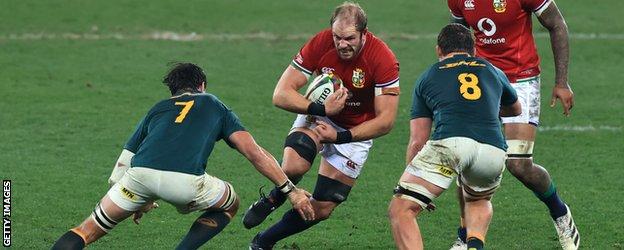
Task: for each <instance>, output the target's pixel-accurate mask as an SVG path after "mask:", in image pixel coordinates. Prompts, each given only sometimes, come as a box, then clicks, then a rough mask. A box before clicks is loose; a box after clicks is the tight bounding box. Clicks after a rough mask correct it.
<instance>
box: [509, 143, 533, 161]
mask: <svg viewBox="0 0 624 250" xmlns="http://www.w3.org/2000/svg"><path fill="white" fill-rule="evenodd" d="M533 143H534V142H533V141H527V140H507V146H508V148H507V156H508V158H511V159H519V158H520V159H526V158H531V157H532V156H533Z"/></svg>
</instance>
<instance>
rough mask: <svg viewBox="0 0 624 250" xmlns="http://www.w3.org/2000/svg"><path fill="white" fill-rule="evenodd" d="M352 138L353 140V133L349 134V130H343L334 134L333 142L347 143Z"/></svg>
mask: <svg viewBox="0 0 624 250" xmlns="http://www.w3.org/2000/svg"><path fill="white" fill-rule="evenodd" d="M352 140H353V135H352V134H351V131H350V130H345V131H342V132H338V134H336V141H335V142H334V143H335V144H342V143H349V142H351V141H352Z"/></svg>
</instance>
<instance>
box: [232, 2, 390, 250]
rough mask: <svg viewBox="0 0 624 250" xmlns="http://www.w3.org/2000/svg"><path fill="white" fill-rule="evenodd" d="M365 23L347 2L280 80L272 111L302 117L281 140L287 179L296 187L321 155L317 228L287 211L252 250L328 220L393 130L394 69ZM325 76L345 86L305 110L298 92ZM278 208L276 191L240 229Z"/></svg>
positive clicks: (279, 201)
mask: <svg viewBox="0 0 624 250" xmlns="http://www.w3.org/2000/svg"><path fill="white" fill-rule="evenodd" d="M366 23H367V18H366V14H365V12H364V11H363V10H362V8H361V7H360V6H359V5H357V4H354V3H350V2H345V3H344V4H342V5H340V6H338V7H337V8H336V9H335V11H334V13H333V15H332V17H331V20H330V24H331V28H330V29H326V30H323V31H321V32H319V33H318V34H316V35H315V36H314V37H313V38H312V39H310V40H309V41H308V42H307V43H306V44H305V45H304V46H303V47H302V48H301V50H300V51H299V53H298V54H297V55H296V56H295V57H294V59H293V61H292V62H291V65H289V66H288V67H287V68H286V70H285V71H284V73H283V74H282V76H281V78H280V79H279V81H278V83H277V86H276V88H275V92H274V94H273V103H274V104H275V105H276V106H277V107H280V108H282V109H284V110H287V111H290V112H293V113H297V114H299V115H298V116H297V118H296V120H295V122H294V124H293V127H292V129H291V131H290V134H289V135H288V136H287V137H286V142H285V145H284V146H285V148H284V158H283V162H282V168H283V169H284V172H285V173H286V174H287V175H288V176H289V177H290V179H291V180H293V182H294V181H295V180H299V179H300V178H301V177H302V176H303V175H304V174H305V173H306V172H307V171H308V170H310V167H311V166H312V164H313V162H314V159H315V158H316V155H317V153H318V152H319V151H320V155H321V156H322V157H321V159H320V167H319V173H318V178H317V182H316V187H315V190H314V193H313V195H312V198H311V200H312V205H313V207H314V209H315V212H316V213H315V215H316V220H315V221H313V222H306V221H304V220H303V219H302V218H301V217H300V216H299V215H298V214H297V213H296V212H295V211H294V210H290V211H288V212H286V214H285V215H284V216H283V217H282V219H281V220H280V221H278V222H277V223H275V224H274V225H273V226H271V227H270V228H268V229H267V230H265V231H263V232H260V233H258V234H257V235H256V237H255V238H254V239H253V240H252V242H251V244H250V248H251V249H270V248H272V246H273V245H274V244H275V243H276V242H277V241H279V240H281V239H284V238H286V237H288V236H290V235H293V234H296V233H299V232H302V231H304V230H306V229H308V228H310V227H312V226H313V225H315V224H317V223H318V222H320V221H322V220H325V219H327V218H329V216H330V214H331V213H332V211H333V210H334V208H336V207H337V206H338V205H339V204H340V203H341V202H343V201H345V200H346V199H347V196H348V195H349V192H350V191H351V188H352V187H353V185H354V184H355V181H356V179H357V177H358V175H359V174H360V172H361V170H362V167H363V165H364V163H365V162H366V158H367V157H368V153H369V150H370V148H371V146H372V144H373V141H372V139H373V138H376V137H379V136H382V135H385V134H387V133H388V132H390V130H391V129H392V127H393V125H394V120H395V117H396V113H397V108H398V101H399V97H398V95H399V63H398V61H397V59H396V57H395V56H394V53H393V52H392V51H391V50H390V49H389V48H388V46H387V45H386V44H385V43H384V42H383V41H381V40H380V39H379V38H377V37H375V36H374V35H373V34H372V33H371V32H369V31H368V30H367V28H366ZM322 73H331V74H334V75H335V76H338V77H339V78H341V79H342V81H343V83H344V88H341V89H340V90H337V91H336V92H335V93H334V94H332V95H330V96H329V97H328V100H327V102H326V103H325V105H320V104H317V103H314V102H310V101H309V100H307V99H306V98H304V96H302V95H301V94H300V93H299V92H298V90H299V89H301V88H302V87H303V86H305V85H306V83H307V82H308V79H309V77H310V76H312V75H315V74H322ZM295 183H296V182H295ZM283 202H284V196H283V195H282V194H280V192H279V190H278V189H273V190H272V191H271V193H270V194H269V195H268V196H267V197H264V196H263V197H261V199H260V200H258V201H257V202H255V203H254V204H252V205H251V206H250V207H249V209H248V210H247V212H246V213H245V216H244V218H243V224H244V225H245V227H247V228H252V227H255V226H257V225H259V224H260V223H262V221H264V219H265V218H266V217H267V216H268V215H269V214H270V213H271V212H272V211H273V210H274V209H275V208H277V207H279V206H280V205H281V204H282V203H283Z"/></svg>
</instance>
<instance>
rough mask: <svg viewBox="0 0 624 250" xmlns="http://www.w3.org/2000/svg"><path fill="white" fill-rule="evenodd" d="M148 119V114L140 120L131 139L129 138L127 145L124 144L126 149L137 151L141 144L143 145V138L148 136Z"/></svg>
mask: <svg viewBox="0 0 624 250" xmlns="http://www.w3.org/2000/svg"><path fill="white" fill-rule="evenodd" d="M146 119H147V116H146V117H143V119H141V122H139V124H138V125H137V126H136V128H135V129H134V133H133V134H132V136H130V139H128V142H126V145H124V149H126V150H128V151H130V152H132V153H136V152H137V151H138V150H139V145H141V142H143V139H145V136H147V122H146Z"/></svg>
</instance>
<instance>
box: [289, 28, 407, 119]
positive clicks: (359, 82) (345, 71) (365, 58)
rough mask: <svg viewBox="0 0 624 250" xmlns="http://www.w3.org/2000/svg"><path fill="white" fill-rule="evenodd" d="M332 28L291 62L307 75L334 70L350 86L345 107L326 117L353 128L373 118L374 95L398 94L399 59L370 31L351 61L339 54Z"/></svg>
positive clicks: (308, 44)
mask: <svg viewBox="0 0 624 250" xmlns="http://www.w3.org/2000/svg"><path fill="white" fill-rule="evenodd" d="M332 36H333V34H332V31H331V29H326V30H323V31H321V32H320V33H318V34H316V35H315V36H314V37H312V39H310V40H309V41H308V42H307V43H306V44H305V45H304V46H303V47H302V48H301V50H299V53H298V54H297V55H296V56H295V57H294V59H293V61H292V65H293V66H294V67H295V68H297V69H299V70H300V71H301V72H303V73H304V74H305V75H306V76H307V77H310V76H311V75H312V74H320V73H333V74H335V75H337V76H338V77H340V79H342V82H343V84H344V86H345V87H346V88H347V89H349V92H350V94H349V98H347V101H346V103H345V107H344V109H343V110H342V111H341V112H340V113H339V114H338V115H335V116H331V117H329V118H330V119H331V120H332V121H333V122H334V123H336V124H338V125H339V126H341V127H343V128H347V129H348V128H352V127H355V126H357V125H358V124H360V123H363V122H365V121H368V120H371V119H373V118H375V107H374V104H375V102H374V101H375V96H377V95H382V94H392V95H398V94H399V62H398V61H397V59H396V57H395V56H394V53H393V52H392V50H390V48H388V46H387V45H386V44H385V43H384V42H383V41H382V40H381V39H379V38H377V37H375V35H373V34H372V33H371V32H367V33H366V35H365V36H366V41H365V43H364V45H363V47H362V49H361V50H360V53H359V54H358V55H357V56H356V57H355V58H353V59H352V60H350V61H344V60H342V59H340V57H339V56H338V52H337V51H336V48H335V47H334V41H333V39H332Z"/></svg>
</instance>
